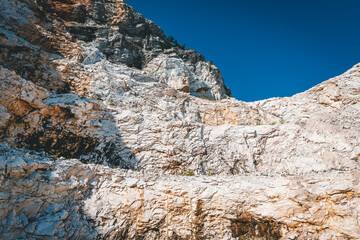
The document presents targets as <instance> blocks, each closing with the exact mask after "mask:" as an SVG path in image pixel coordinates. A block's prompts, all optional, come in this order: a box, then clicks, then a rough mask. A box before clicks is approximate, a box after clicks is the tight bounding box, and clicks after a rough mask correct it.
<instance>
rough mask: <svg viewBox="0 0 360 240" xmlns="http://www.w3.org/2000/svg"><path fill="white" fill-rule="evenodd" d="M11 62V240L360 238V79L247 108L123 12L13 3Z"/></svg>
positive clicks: (5, 34)
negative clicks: (24, 239)
mask: <svg viewBox="0 0 360 240" xmlns="http://www.w3.org/2000/svg"><path fill="white" fill-rule="evenodd" d="M0 49H1V51H0V92H1V94H0V142H1V144H0V153H1V154H0V170H1V175H0V182H1V187H0V190H1V192H2V194H1V195H0V201H1V204H0V209H1V214H0V224H1V225H0V238H5V239H18V238H28V239H49V238H54V239H61V238H67V239H84V238H85V239H96V238H98V239H214V238H216V239H235V238H249V237H253V238H255V239H279V238H282V239H305V238H314V239H316V238H319V239H332V238H336V239H356V238H359V237H360V232H359V230H358V229H360V228H359V227H358V226H359V224H358V223H359V220H360V219H359V216H360V215H359V214H358V213H359V211H360V209H358V208H357V207H356V206H360V198H359V196H360V195H359V192H360V186H359V176H360V172H359V160H360V148H359V142H360V134H359V133H360V120H359V119H360V118H359V116H360V64H357V65H355V66H354V67H353V68H351V69H350V70H348V71H346V72H345V73H344V74H342V75H340V76H338V77H335V78H332V79H329V80H327V81H325V82H323V83H321V84H319V85H316V86H314V87H313V88H311V89H309V90H307V91H305V92H303V93H299V94H296V95H294V96H292V97H287V98H271V99H266V100H261V101H256V102H242V101H238V100H236V99H234V98H231V97H229V96H228V95H229V94H230V91H229V90H227V88H226V87H225V85H224V81H223V78H222V76H221V74H220V71H219V70H218V69H217V68H216V66H214V65H213V64H211V63H210V62H206V61H205V58H204V57H203V56H201V55H199V54H198V53H196V52H195V51H193V50H182V49H179V48H177V47H176V46H173V45H172V44H171V43H170V42H169V40H168V39H167V38H166V36H165V34H163V32H162V31H161V29H160V28H158V27H157V26H156V25H155V24H154V23H153V22H151V21H149V20H146V19H144V18H143V17H142V16H141V15H140V14H138V13H136V12H135V11H134V10H133V9H132V8H131V7H129V6H128V5H127V4H126V3H125V2H123V1H109V0H104V1H103V0H84V1H72V0H66V1H65V0H61V1H60V0H38V1H35V0H23V1H14V0H4V1H3V2H2V4H1V5H0ZM78 229H82V230H78Z"/></svg>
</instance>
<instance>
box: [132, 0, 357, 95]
mask: <svg viewBox="0 0 360 240" xmlns="http://www.w3.org/2000/svg"><path fill="white" fill-rule="evenodd" d="M125 2H126V3H128V4H129V5H131V6H132V7H134V8H135V10H136V11H138V12H139V13H141V14H143V15H144V17H146V18H148V19H150V20H152V21H154V22H155V23H156V24H157V25H159V26H160V27H161V28H162V29H163V30H164V32H165V34H166V35H172V36H174V37H175V39H177V40H178V41H179V42H180V43H185V44H186V47H187V48H192V49H195V50H197V51H198V52H199V53H201V54H203V55H204V56H205V58H206V60H209V61H210V60H212V61H213V62H214V63H215V65H216V66H217V67H218V68H219V69H220V71H221V73H222V75H223V77H224V79H225V84H226V85H227V86H228V87H230V88H231V90H232V95H233V96H234V97H235V98H237V99H239V100H243V101H254V100H261V99H265V98H270V97H284V96H292V95H293V94H296V93H299V92H302V91H305V90H307V89H309V88H311V87H312V86H314V85H316V84H318V83H320V82H322V81H325V80H327V79H329V78H331V77H334V76H337V75H340V74H342V73H343V72H345V71H346V70H348V69H349V68H350V67H352V66H353V65H355V64H356V63H358V62H360V0H272V1H270V0H222V1H219V0H182V1H174V0H151V1H150V0H125Z"/></svg>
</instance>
